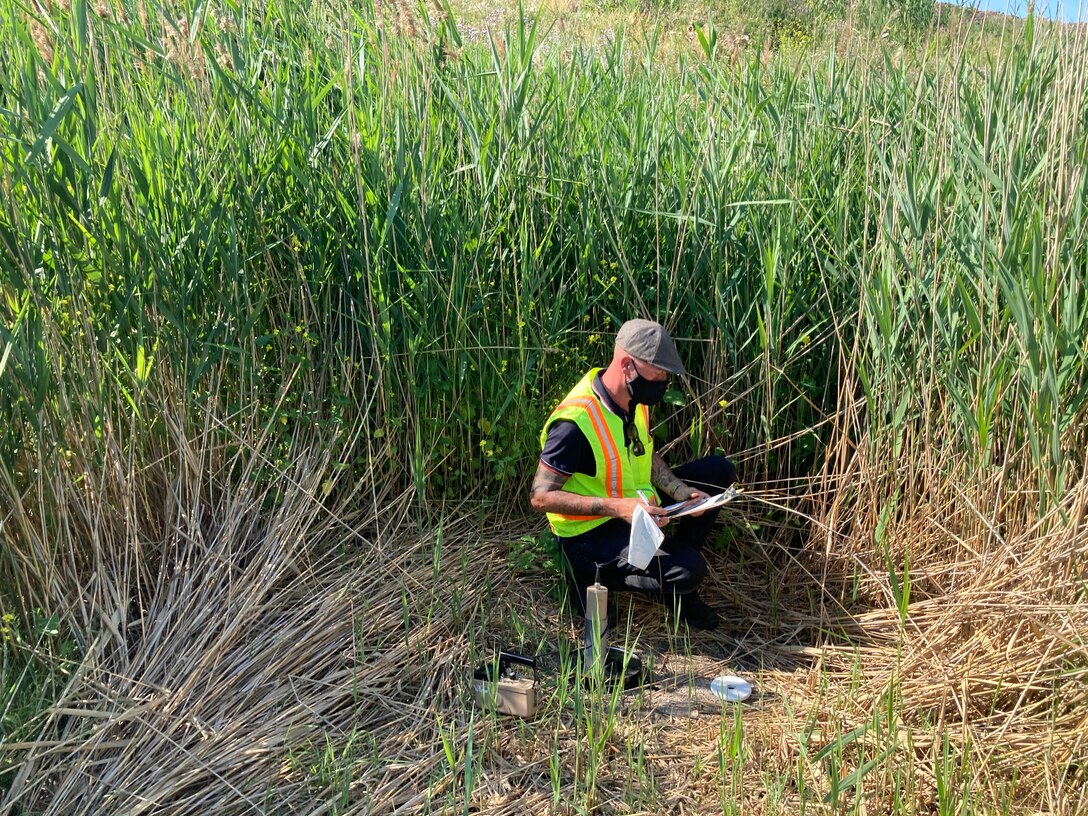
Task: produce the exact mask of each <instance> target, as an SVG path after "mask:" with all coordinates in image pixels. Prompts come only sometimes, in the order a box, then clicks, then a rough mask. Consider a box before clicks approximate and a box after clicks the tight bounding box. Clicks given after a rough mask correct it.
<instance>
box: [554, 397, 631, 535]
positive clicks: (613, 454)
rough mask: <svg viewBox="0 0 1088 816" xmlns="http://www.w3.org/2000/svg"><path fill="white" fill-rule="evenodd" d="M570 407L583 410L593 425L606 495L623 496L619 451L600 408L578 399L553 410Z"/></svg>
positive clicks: (595, 402) (585, 400) (589, 400)
mask: <svg viewBox="0 0 1088 816" xmlns="http://www.w3.org/2000/svg"><path fill="white" fill-rule="evenodd" d="M572 405H579V406H581V407H583V408H585V409H586V413H587V414H588V415H589V419H590V422H592V423H593V430H594V431H595V432H596V434H597V439H598V440H599V441H600V443H601V450H603V451H604V453H605V457H604V483H605V485H607V487H608V494H609V495H610V496H611V497H612V498H619V497H621V496H623V476H622V475H621V474H620V449H619V447H617V445H616V440H615V439H613V438H612V433H611V431H609V430H608V423H607V422H606V421H605V418H604V417H603V416H602V415H601V406H600V405H599V404H598V403H597V401H596V400H594V399H590V398H589V397H579V398H577V399H572V400H567V401H566V402H561V403H560V404H559V407H558V408H556V409H555V410H556V411H558V410H560V409H561V408H568V407H570V406H572ZM572 518H579V519H582V518H594V517H593V516H588V517H581V516H577V517H575V516H572Z"/></svg>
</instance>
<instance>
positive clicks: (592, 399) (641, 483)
mask: <svg viewBox="0 0 1088 816" xmlns="http://www.w3.org/2000/svg"><path fill="white" fill-rule="evenodd" d="M600 370H601V369H599V368H593V369H590V370H589V372H588V373H586V375H585V376H584V377H582V379H581V380H579V382H578V384H577V385H576V386H574V388H572V389H571V392H570V393H569V394H567V396H565V397H564V398H563V399H562V401H560V403H559V405H558V406H556V408H555V410H554V411H552V412H551V415H550V416H549V417H548V420H547V421H546V422H545V423H544V429H543V430H542V431H541V432H540V446H541V447H542V448H543V447H544V442H545V440H546V439H547V438H548V428H550V427H551V425H552V423H553V422H555V421H556V420H558V419H568V420H571V421H573V422H574V423H575V424H577V425H578V427H579V429H581V431H582V433H583V434H585V437H586V439H587V440H589V446H590V448H592V449H593V459H594V461H595V463H596V465H597V470H596V473H595V474H594V475H593V476H587V475H586V474H584V473H575V474H573V475H572V476H571V477H570V478H569V479H568V480H567V482H566V484H564V485H563V489H564V490H567V491H569V492H571V493H577V494H578V495H580V496H600V497H601V498H607V497H612V498H630V499H634V498H639V491H640V490H641V491H642V493H643V494H644V495H653V496H654V497H656V496H657V492H656V491H655V490H654V487H653V484H652V483H651V481H650V470H651V466H652V459H653V452H654V440H653V437H651V436H650V410H649V408H647V407H646V406H645V405H639V406H637V407H636V409H635V428H636V429H637V430H638V435H639V438H640V439H641V440H642V445H643V447H644V448H645V451H646V452H645V453H644V454H643V455H642V456H635V455H634V453H632V452H631V449H630V448H628V447H625V446H624V440H623V420H622V419H620V418H619V417H618V416H616V415H615V414H614V413H612V412H611V411H610V410H608V407H607V406H606V405H605V404H604V403H603V402H602V400H601V398H600V397H598V396H597V394H596V393H595V392H594V390H593V379H594V378H595V377H596V376H597V372H599V371H600ZM609 518H610V517H609V516H568V515H564V514H562V513H548V523H549V524H551V527H552V531H553V532H554V533H555V534H556V535H558V536H561V537H564V538H566V537H569V536H574V535H579V534H580V533H584V532H587V531H589V530H592V529H593V528H594V527H598V526H600V525H601V524H603V523H604V522H606V521H608V519H609Z"/></svg>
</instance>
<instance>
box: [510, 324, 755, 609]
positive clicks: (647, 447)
mask: <svg viewBox="0 0 1088 816" xmlns="http://www.w3.org/2000/svg"><path fill="white" fill-rule="evenodd" d="M684 373H686V372H685V370H684V365H683V363H682V362H681V360H680V355H679V354H678V353H677V351H676V346H675V344H674V343H673V341H672V338H671V337H669V335H668V332H666V331H665V329H664V328H663V327H662V326H660V325H659V324H657V323H654V322H653V321H650V320H629V321H627V322H626V323H624V324H623V326H621V327H620V330H619V332H618V333H617V335H616V344H615V349H614V351H613V355H612V362H611V363H610V364H609V365H608V367H607V368H604V369H591V370H590V371H588V372H587V373H586V374H585V376H583V377H582V379H581V380H580V381H579V382H578V384H577V385H575V386H574V388H573V389H572V390H571V392H570V393H569V394H567V396H566V397H564V398H563V400H562V401H561V402H560V403H559V405H558V407H556V409H555V410H554V411H552V413H551V416H549V417H548V420H547V422H545V424H544V430H543V431H542V432H541V435H540V439H541V446H542V448H543V452H542V453H541V455H540V462H539V464H538V465H537V471H536V476H535V478H534V479H533V487H532V491H531V495H530V502H531V504H532V506H533V509H534V510H538V511H540V512H544V513H547V514H548V521H549V523H550V524H551V527H552V530H553V531H554V532H555V534H556V535H557V536H558V537H559V540H560V543H561V545H562V547H563V551H564V552H565V553H566V556H567V559H568V561H569V563H570V567H571V571H572V573H573V575H572V578H573V584H574V585H573V587H572V589H573V591H574V593H575V602H576V604H577V606H578V611H579V613H581V614H585V609H584V607H585V591H586V587H587V586H589V585H590V584H592V583H593V582H594V580H595V579H596V577H597V575H598V571H599V575H600V581H601V583H602V584H604V585H605V586H607V587H608V588H609V589H613V590H628V591H637V592H643V593H646V594H648V595H650V596H652V597H654V598H656V599H658V600H659V601H661V602H662V603H665V604H666V605H668V606H670V607H674V608H675V607H678V609H679V614H680V616H681V618H682V619H683V620H684V621H686V622H687V623H688V625H689V626H691V627H692V628H696V629H713V628H714V627H715V626H717V625H718V616H717V615H716V614H715V613H714V610H713V609H711V608H710V607H709V606H707V605H706V603H704V602H703V600H702V599H701V598H700V597H699V594H698V587H699V584H700V582H702V580H703V577H704V576H705V575H706V560H705V559H704V558H703V555H702V552H701V551H700V550H701V548H702V546H703V543H704V542H705V541H706V538H707V536H708V535H709V533H710V528H711V526H712V525H713V523H714V519H715V518H716V517H717V514H718V511H717V510H714V511H711V512H706V513H702V514H699V515H698V516H696V515H690V516H685V517H683V518H681V519H679V520H678V521H677V522H676V523H675V524H674V525H672V526H673V528H674V530H672V531H671V532H672V533H673V534H672V535H670V536H669V537H668V538H666V540H665V541H664V542H663V543H662V545H661V548H660V551H659V552H658V553H657V555H656V556H654V558H653V560H651V561H650V563H649V565H648V566H647V568H646V569H639V568H637V567H635V566H633V565H631V564H630V563H628V561H627V547H628V542H629V539H630V534H631V518H632V514H633V513H634V512H635V508H637V507H639V506H642V507H643V508H644V509H645V510H646V512H647V513H649V514H650V515H651V517H652V518H653V519H654V521H656V522H657V524H658V526H660V527H664V526H666V525H667V524H668V523H669V519H668V516H666V515H665V511H664V509H663V508H662V507H661V504H662V502H661V501H659V496H660V495H661V494H665V495H667V496H668V497H670V498H671V499H673V500H675V501H686V500H689V499H697V498H701V497H703V496H704V495H707V494H716V493H721V492H722V491H723V490H725V489H726V488H727V487H729V486H730V485H731V484H733V482H734V481H735V480H736V469H735V468H734V467H733V463H732V462H730V461H729V460H728V459H725V458H723V457H721V456H709V457H706V458H705V459H699V460H697V461H695V462H689V463H688V464H686V465H682V466H681V467H678V468H677V469H676V470H675V471H673V470H671V469H670V468H669V466H668V465H666V464H665V461H664V459H662V458H661V456H660V455H658V454H657V453H655V452H654V442H653V438H652V437H651V436H650V419H649V408H650V407H651V406H653V405H656V404H657V403H659V402H660V401H661V399H662V397H664V395H665V390H666V388H667V387H668V380H669V375H670V374H676V375H680V374H684ZM666 503H667V502H666Z"/></svg>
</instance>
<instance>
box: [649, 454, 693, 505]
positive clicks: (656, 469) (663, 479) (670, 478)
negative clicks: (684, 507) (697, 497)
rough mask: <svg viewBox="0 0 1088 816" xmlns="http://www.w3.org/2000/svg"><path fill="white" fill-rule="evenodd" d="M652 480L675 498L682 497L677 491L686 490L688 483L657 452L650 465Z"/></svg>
mask: <svg viewBox="0 0 1088 816" xmlns="http://www.w3.org/2000/svg"><path fill="white" fill-rule="evenodd" d="M650 480H651V481H652V482H653V483H654V484H655V485H657V486H658V487H660V488H661V489H662V490H664V491H665V492H666V493H668V494H669V495H670V496H672V497H673V498H682V497H681V496H678V495H677V493H678V492H686V491H684V488H685V487H687V485H685V484H684V483H683V482H682V481H680V480H679V479H677V478H676V474H675V473H673V472H672V468H670V467H669V466H668V465H666V464H665V460H664V459H662V458H661V457H660V456H658V455H657V454H656V453H655V454H654V458H653V464H652V465H651V466H650Z"/></svg>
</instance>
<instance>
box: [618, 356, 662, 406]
mask: <svg viewBox="0 0 1088 816" xmlns="http://www.w3.org/2000/svg"><path fill="white" fill-rule="evenodd" d="M632 365H634V364H633V363H632ZM635 372H636V373H637V372H638V366H635ZM668 387H669V381H668V380H648V379H646V378H645V377H643V376H642V374H638V376H636V377H635V378H634V379H633V380H629V381H628V383H627V393H628V394H630V395H631V402H635V403H638V404H639V405H646V406H650V405H657V404H658V403H659V402H661V400H662V399H663V398H664V397H665V391H666V390H667V389H668Z"/></svg>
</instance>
